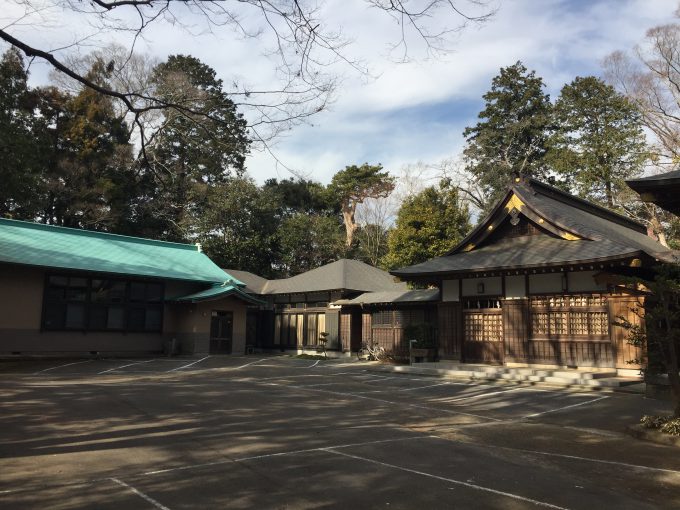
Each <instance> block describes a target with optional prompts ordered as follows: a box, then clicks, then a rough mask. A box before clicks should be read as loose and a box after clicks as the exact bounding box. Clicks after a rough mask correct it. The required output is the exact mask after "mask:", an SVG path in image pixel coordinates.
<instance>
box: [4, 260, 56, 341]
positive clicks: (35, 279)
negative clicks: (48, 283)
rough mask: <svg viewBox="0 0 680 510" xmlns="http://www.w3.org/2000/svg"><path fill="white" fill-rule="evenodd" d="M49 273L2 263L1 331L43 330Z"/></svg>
mask: <svg viewBox="0 0 680 510" xmlns="http://www.w3.org/2000/svg"><path fill="white" fill-rule="evenodd" d="M44 282H45V272H44V270H42V269H38V268H28V267H22V266H12V265H8V264H0V330H4V329H22V330H25V329H33V330H35V329H40V318H41V314H42V296H43V285H44Z"/></svg>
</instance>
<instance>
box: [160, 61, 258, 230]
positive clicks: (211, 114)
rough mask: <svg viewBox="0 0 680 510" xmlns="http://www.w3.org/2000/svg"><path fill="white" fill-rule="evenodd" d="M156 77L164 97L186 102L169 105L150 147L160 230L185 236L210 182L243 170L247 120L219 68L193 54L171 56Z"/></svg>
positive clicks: (205, 203)
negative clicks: (228, 91)
mask: <svg viewBox="0 0 680 510" xmlns="http://www.w3.org/2000/svg"><path fill="white" fill-rule="evenodd" d="M153 82H154V84H155V87H156V94H157V95H158V96H159V97H161V98H163V99H164V100H166V101H168V102H172V103H174V104H180V105H181V106H182V108H180V109H170V110H167V111H164V113H163V119H162V123H161V127H160V128H159V130H158V131H157V132H156V133H155V135H154V137H153V143H152V144H151V146H150V147H149V150H148V153H149V155H150V160H151V161H152V167H153V168H152V171H153V174H154V178H155V180H156V184H157V186H158V188H159V190H158V193H157V194H156V196H155V197H154V199H155V201H156V202H157V203H156V204H155V207H153V208H154V210H155V214H154V216H156V217H160V218H162V220H163V223H164V227H163V231H162V232H159V234H160V235H162V236H163V237H166V238H169V239H175V240H182V239H186V238H189V237H190V236H191V235H192V225H193V223H194V217H195V216H200V215H201V214H202V213H203V212H204V211H206V210H207V209H208V208H209V207H210V204H209V201H207V200H206V199H207V196H208V189H209V187H211V186H212V185H216V184H220V183H225V182H228V181H229V178H230V177H231V176H233V175H236V176H240V175H242V173H243V172H244V163H245V157H246V154H247V153H248V147H249V139H248V134H247V129H246V121H245V120H244V118H243V116H242V115H241V114H239V113H238V112H237V111H236V106H235V105H234V103H233V101H231V100H230V99H229V98H228V96H227V94H226V93H225V92H224V91H223V90H222V80H220V79H218V78H217V77H216V73H215V71H214V70H213V69H212V68H210V67H209V66H207V65H206V64H204V63H202V62H201V61H200V60H198V59H196V58H194V57H191V56H185V55H173V56H170V57H169V58H168V60H167V62H164V63H162V64H159V65H158V66H157V67H156V68H155V70H154V76H153ZM211 196H212V195H211Z"/></svg>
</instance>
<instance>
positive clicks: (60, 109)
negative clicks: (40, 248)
mask: <svg viewBox="0 0 680 510" xmlns="http://www.w3.org/2000/svg"><path fill="white" fill-rule="evenodd" d="M107 74H108V73H107V69H106V64H105V63H104V62H103V61H97V62H95V65H94V66H93V67H92V69H91V70H90V71H89V73H88V77H89V79H91V80H93V81H95V82H97V83H99V84H101V85H102V86H106V77H107ZM42 93H43V98H42V102H41V107H42V108H43V111H42V113H43V115H44V116H45V118H50V117H51V118H52V120H53V123H52V124H51V126H49V127H48V129H49V130H50V131H51V133H52V137H53V145H52V151H51V154H50V155H49V164H48V167H47V168H46V170H45V172H44V173H43V184H44V191H45V196H44V199H43V203H42V220H43V221H44V222H45V223H53V224H56V225H63V226H67V227H79V228H86V229H95V230H117V229H116V225H117V223H118V222H119V221H121V218H122V217H124V216H125V215H126V205H125V204H126V203H127V201H128V197H126V196H125V194H124V193H122V192H121V189H120V187H121V186H125V183H126V181H127V180H128V179H130V178H134V176H133V175H131V174H130V167H131V163H132V146H131V145H130V143H129V138H130V133H129V130H128V127H127V125H126V123H125V121H124V119H122V118H120V117H118V116H117V115H116V114H115V112H114V109H113V104H112V100H111V99H110V98H108V97H106V96H102V95H101V94H98V93H96V92H94V91H93V90H91V89H89V88H83V89H82V90H81V91H80V93H79V94H78V95H76V96H73V97H70V96H68V95H64V94H63V93H60V92H58V91H55V90H53V89H46V90H44V91H42Z"/></svg>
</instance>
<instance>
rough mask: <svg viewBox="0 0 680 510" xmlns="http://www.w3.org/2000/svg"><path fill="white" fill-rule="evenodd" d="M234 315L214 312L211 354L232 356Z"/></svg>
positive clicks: (211, 323)
mask: <svg viewBox="0 0 680 510" xmlns="http://www.w3.org/2000/svg"><path fill="white" fill-rule="evenodd" d="M233 330H234V314H233V313H232V312H223V311H219V310H213V312H212V316H211V318H210V354H231V344H232V333H233Z"/></svg>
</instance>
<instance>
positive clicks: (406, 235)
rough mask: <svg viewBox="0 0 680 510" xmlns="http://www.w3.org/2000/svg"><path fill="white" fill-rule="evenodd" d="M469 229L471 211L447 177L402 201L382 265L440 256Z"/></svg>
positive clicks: (393, 264)
mask: <svg viewBox="0 0 680 510" xmlns="http://www.w3.org/2000/svg"><path fill="white" fill-rule="evenodd" d="M469 230H470V212H469V211H468V208H467V206H466V205H464V204H462V203H461V201H460V198H459V196H458V190H457V189H456V187H455V186H454V185H453V184H452V183H451V181H450V180H448V179H446V180H443V181H441V182H440V183H439V186H438V187H435V186H430V187H429V188H425V189H424V190H423V191H421V192H420V193H418V194H417V195H414V196H412V197H410V198H408V199H406V201H405V202H404V203H403V204H402V206H401V208H400V209H399V212H398V213H397V220H396V223H395V226H394V228H393V229H392V230H391V231H390V233H389V239H388V252H387V255H386V256H385V258H384V261H383V265H384V266H386V267H388V268H390V269H394V268H397V267H404V266H409V265H412V264H419V263H420V262H425V261H426V260H428V259H431V258H432V257H439V256H441V255H444V254H445V253H446V252H448V251H449V250H451V249H452V248H453V247H454V246H456V245H457V244H458V243H459V242H460V241H461V239H463V237H465V235H466V234H467V233H468V231H469Z"/></svg>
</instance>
